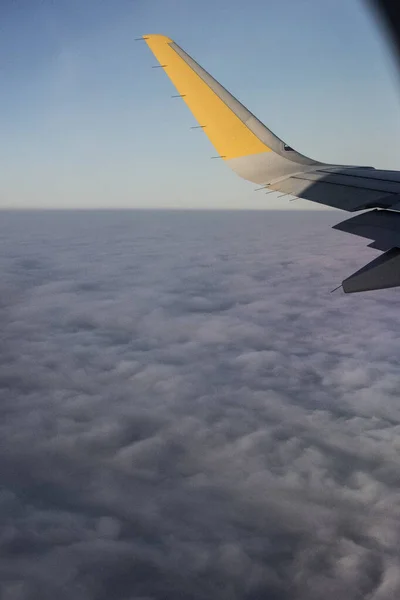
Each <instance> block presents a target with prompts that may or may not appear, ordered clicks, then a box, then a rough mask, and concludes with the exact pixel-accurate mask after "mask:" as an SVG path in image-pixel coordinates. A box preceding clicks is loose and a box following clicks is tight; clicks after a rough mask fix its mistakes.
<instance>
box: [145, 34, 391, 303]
mask: <svg viewBox="0 0 400 600" xmlns="http://www.w3.org/2000/svg"><path fill="white" fill-rule="evenodd" d="M141 39H144V40H145V41H146V43H147V45H148V46H149V48H150V50H151V51H152V52H153V54H154V55H155V57H156V59H157V60H158V62H159V65H158V66H160V67H161V68H163V69H164V71H165V72H166V74H167V75H168V77H169V78H170V79H171V81H172V83H173V84H174V86H175V88H176V89H177V91H178V95H179V96H181V97H182V99H183V100H184V102H185V103H186V104H187V106H188V108H189V109H190V110H191V112H192V114H193V116H194V117H195V119H196V120H197V122H198V126H199V127H201V128H202V129H203V131H204V133H205V134H206V135H207V137H208V138H209V140H210V142H211V143H212V144H213V146H214V148H215V149H216V151H217V153H218V158H221V159H222V160H223V161H224V162H225V163H226V164H227V165H228V166H229V167H230V168H231V169H233V171H235V173H237V174H238V175H239V176H240V177H243V178H244V179H247V180H249V181H252V182H254V183H257V184H259V185H261V186H262V187H264V186H265V188H266V189H268V190H271V191H278V192H283V193H284V194H290V195H293V196H297V197H299V198H304V199H306V200H311V201H313V202H318V203H320V204H325V205H327V206H331V207H334V208H338V209H341V210H346V211H350V212H355V211H361V210H363V211H365V210H367V209H374V210H369V211H368V212H366V213H362V214H360V215H356V216H354V217H352V218H351V219H349V220H346V221H343V222H342V223H339V224H338V225H335V226H334V229H339V230H341V231H345V232H348V233H353V234H355V235H358V236H361V237H364V238H366V239H368V240H370V242H371V243H370V244H369V246H370V247H372V248H374V249H378V250H382V251H384V252H385V254H383V255H380V256H379V257H378V259H375V260H374V261H372V262H371V263H369V264H368V265H366V266H365V267H363V268H362V269H360V271H357V272H356V273H354V274H353V275H351V276H350V277H348V278H347V279H345V280H344V281H343V282H342V286H343V290H344V291H345V292H347V293H350V292H360V291H365V290H374V289H383V288H388V287H396V286H400V213H399V212H396V211H400V172H399V171H385V170H378V169H374V168H373V167H357V166H346V165H332V164H326V163H322V162H319V161H317V160H313V159H312V158H309V157H307V156H305V155H304V154H300V153H299V152H296V150H294V149H293V148H292V147H291V146H289V145H287V144H286V143H285V142H284V141H283V140H281V139H280V138H278V137H277V136H276V135H275V134H274V133H272V131H271V130H270V129H268V128H267V127H266V126H265V125H264V124H263V123H261V121H259V120H258V119H257V117H255V116H254V115H253V114H252V113H251V112H250V111H249V110H248V109H247V108H246V107H245V106H243V104H241V103H240V102H239V101H238V100H237V99H236V98H235V97H234V96H232V94H230V93H229V92H228V91H227V90H226V89H225V88H224V87H223V86H222V85H221V84H220V83H218V81H216V80H215V79H214V78H213V77H212V76H211V75H210V74H209V73H207V71H205V70H204V69H203V68H202V67H201V66H200V65H199V64H198V63H197V62H196V61H195V60H193V58H191V57H190V56H189V55H188V54H187V53H186V52H185V51H184V50H182V48H180V47H179V46H178V45H177V44H176V43H175V42H174V41H173V40H171V39H169V38H168V37H166V36H163V35H145V36H143V38H141Z"/></svg>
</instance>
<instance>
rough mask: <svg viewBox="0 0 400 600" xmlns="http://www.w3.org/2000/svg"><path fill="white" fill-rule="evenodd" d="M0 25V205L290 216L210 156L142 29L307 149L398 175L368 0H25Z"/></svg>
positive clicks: (389, 78) (1, 12)
mask: <svg viewBox="0 0 400 600" xmlns="http://www.w3.org/2000/svg"><path fill="white" fill-rule="evenodd" d="M0 20H1V24H2V30H1V36H0V52H1V54H0V55H1V57H2V59H1V69H0V85H1V89H2V94H1V98H0V129H1V133H2V135H1V137H2V144H1V149H0V164H1V172H0V186H1V187H0V207H19V208H21V207H41V206H44V207H54V208H61V207H80V206H82V207H98V206H100V207H158V206H163V207H166V206H172V207H233V208H239V207H263V206H272V207H274V208H276V207H277V206H281V207H282V208H286V207H288V206H291V205H289V204H288V199H287V198H283V199H282V200H279V202H278V203H277V201H276V200H271V197H269V198H266V197H265V196H262V195H256V194H254V193H253V187H254V186H252V184H249V183H246V182H244V181H241V180H240V179H238V178H237V177H236V176H235V175H234V174H233V173H231V172H230V170H229V169H228V168H226V167H224V165H222V164H221V163H220V162H219V161H210V160H209V157H210V156H212V155H213V153H214V152H213V150H212V148H211V146H210V144H209V142H208V140H207V139H206V138H205V136H203V135H201V132H200V131H190V130H189V127H190V126H191V125H192V124H193V119H192V116H191V115H190V113H189V111H188V110H187V108H186V107H185V106H183V105H182V103H181V102H180V101H179V100H171V98H170V96H171V93H173V92H172V86H171V84H170V82H169V81H168V79H167V77H166V76H165V75H164V74H163V73H162V72H160V71H157V70H153V69H151V68H150V67H151V65H153V64H154V59H153V57H152V55H151V53H150V51H149V50H148V48H147V47H146V46H145V44H142V43H135V42H134V38H135V37H138V36H140V35H142V34H145V33H164V34H166V35H169V36H170V37H172V38H173V39H175V40H176V41H177V43H179V44H180V45H181V46H182V47H184V48H185V49H186V50H187V51H188V52H189V54H191V55H192V56H193V57H194V58H196V59H197V60H198V62H200V64H202V65H203V66H204V67H205V68H206V69H207V70H209V71H210V72H211V73H212V74H213V75H214V76H215V77H217V79H219V80H220V81H221V83H222V84H223V85H225V86H226V87H227V88H228V89H230V90H231V91H232V92H233V93H234V94H235V95H236V96H237V97H238V98H239V99H240V100H241V101H242V102H244V103H245V104H246V105H247V106H248V107H249V108H250V110H252V111H253V112H254V113H255V114H257V116H258V117H259V118H260V119H261V120H263V121H264V122H265V123H266V124H267V125H268V126H269V127H270V128H271V129H272V130H273V131H275V132H276V133H277V134H278V135H280V136H281V137H283V138H284V139H285V141H287V142H288V143H290V144H291V145H293V146H294V147H296V148H297V149H299V150H300V151H302V152H304V153H306V154H309V155H311V156H312V157H316V158H319V159H321V160H326V161H332V162H340V163H350V164H370V165H373V166H377V167H381V168H392V169H396V168H398V167H399V164H400V142H399V139H400V118H399V102H398V99H399V88H398V86H397V80H396V77H395V75H394V63H393V62H392V59H391V57H390V55H389V49H388V46H387V45H386V42H385V40H384V39H383V37H382V33H381V30H380V28H379V27H378V26H377V24H376V23H375V22H374V20H373V17H372V15H371V14H370V13H368V12H367V9H366V7H365V5H364V4H363V3H362V2H361V1H360V0H357V1H356V0H331V1H330V0H329V1H328V0H326V1H325V2H320V0H301V1H299V0H285V1H283V2H278V1H271V0H269V1H267V2H265V1H264V0H263V1H262V0H249V1H247V2H245V3H244V2H243V1H242V0H241V1H238V0H218V2H215V0H204V1H202V2H201V3H200V2H192V1H189V0H129V1H128V0H118V1H113V0H102V1H100V0H85V2H82V1H81V0H57V2H55V1H54V0H42V1H41V2H31V1H28V0H16V1H15V2H3V3H2V4H1V8H0ZM302 206H303V207H306V206H308V203H306V202H303V201H299V202H298V203H297V207H298V208H299V207H302Z"/></svg>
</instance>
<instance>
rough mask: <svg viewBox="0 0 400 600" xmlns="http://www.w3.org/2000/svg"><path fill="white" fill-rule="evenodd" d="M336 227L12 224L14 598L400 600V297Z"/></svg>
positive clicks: (1, 235) (0, 256)
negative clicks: (367, 289) (366, 272)
mask: <svg viewBox="0 0 400 600" xmlns="http://www.w3.org/2000/svg"><path fill="white" fill-rule="evenodd" d="M340 217H341V215H340V213H332V212H329V213H321V212H319V213H315V214H314V213H309V212H307V213H287V212H286V213H283V214H281V213H268V212H266V213H218V212H216V213H178V212H177V213H163V212H156V213H146V212H132V213H129V212H128V213H116V214H112V213H31V214H28V213H14V214H13V213H8V214H7V213H4V215H3V216H2V219H1V224H0V269H1V277H0V328H1V336H0V411H1V418H0V440H1V442H0V444H1V452H0V559H1V560H0V586H2V587H0V590H1V593H0V597H1V598H2V599H3V598H4V600H39V599H40V600H47V599H48V598H49V599H52V600H53V598H54V597H55V596H56V597H57V598H59V600H65V599H70V598H74V599H75V600H108V599H109V598H113V599H115V600H134V599H135V600H150V599H154V600H159V599H160V600H161V599H162V600H172V599H174V600H175V599H176V598H178V597H182V598H185V599H187V600H192V599H193V600H203V599H211V598H218V599H222V600H224V599H226V600H228V599H229V600H235V599H238V600H239V599H240V600H241V599H246V600H256V599H257V600H258V599H259V598H269V599H271V600H286V599H291V600H292V599H293V598H295V599H299V600H317V599H318V600H319V599H320V598H321V597H323V598H324V600H333V599H335V600H337V598H340V597H346V598H347V599H348V600H356V599H360V598H368V599H369V600H388V599H392V598H394V597H397V596H398V595H399V594H400V570H399V569H398V564H399V558H400V556H399V548H400V526H399V523H400V488H399V485H400V476H399V450H400V398H399V389H400V375H399V371H398V365H399V358H400V343H399V332H400V323H399V312H398V302H399V299H400V296H399V293H400V292H399V291H398V290H392V291H381V292H373V293H369V294H364V295H354V296H345V295H343V294H342V293H341V292H336V293H334V294H330V293H329V292H330V290H331V289H332V288H333V287H335V285H337V284H338V283H339V282H340V281H341V279H343V278H344V277H346V276H348V275H349V274H350V273H352V272H353V271H355V270H356V269H357V268H359V267H360V266H361V265H362V264H364V263H366V262H368V261H369V260H372V259H373V258H374V256H375V254H376V253H374V252H373V251H371V250H370V249H367V248H365V245H364V243H363V242H362V241H360V240H357V239H354V238H351V237H350V236H346V235H344V234H340V233H338V232H335V231H331V230H330V225H332V224H333V223H335V222H338V221H339V220H340Z"/></svg>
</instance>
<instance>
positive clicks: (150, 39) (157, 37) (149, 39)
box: [142, 33, 173, 44]
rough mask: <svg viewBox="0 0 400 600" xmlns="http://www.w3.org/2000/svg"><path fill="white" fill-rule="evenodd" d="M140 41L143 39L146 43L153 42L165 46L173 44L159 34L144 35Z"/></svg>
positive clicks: (169, 39)
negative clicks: (162, 43)
mask: <svg viewBox="0 0 400 600" xmlns="http://www.w3.org/2000/svg"><path fill="white" fill-rule="evenodd" d="M142 39H144V40H145V41H146V42H147V43H148V42H155V41H157V42H164V43H165V44H172V43H173V40H171V38H169V37H168V36H166V35H163V34H161V33H146V34H145V35H142Z"/></svg>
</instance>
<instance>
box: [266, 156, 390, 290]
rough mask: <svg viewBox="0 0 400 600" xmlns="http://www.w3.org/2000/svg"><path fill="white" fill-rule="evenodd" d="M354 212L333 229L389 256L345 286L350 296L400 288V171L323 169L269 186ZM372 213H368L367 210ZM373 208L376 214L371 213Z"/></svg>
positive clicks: (357, 275)
mask: <svg viewBox="0 0 400 600" xmlns="http://www.w3.org/2000/svg"><path fill="white" fill-rule="evenodd" d="M266 187H267V188H268V189H270V190H275V191H279V192H283V193H287V194H290V195H293V196H297V197H299V198H304V199H306V200H311V201H312V202H318V203H320V204H325V205H327V206H331V207H334V208H338V209H341V210H346V211H350V212H355V211H362V210H363V211H367V212H363V213H361V214H357V215H355V216H354V217H352V218H350V219H346V220H345V221H342V222H341V223H338V224H337V225H335V226H334V227H333V228H334V229H337V230H339V231H343V232H346V233H351V234H353V235H357V236H359V237H363V238H365V239H367V240H368V241H369V244H368V245H369V247H370V248H373V249H375V250H381V251H383V252H384V254H382V255H380V256H379V257H378V258H376V259H374V260H373V261H372V262H371V263H369V264H368V265H366V266H365V267H363V268H362V269H360V270H359V271H357V272H356V273H354V274H353V275H351V276H350V277H348V278H347V279H345V280H344V281H343V282H342V287H343V290H344V291H345V292H346V293H354V292H362V291H367V290H378V289H385V288H391V287H397V286H400V212H398V211H400V173H399V172H398V171H384V170H377V169H372V168H360V167H358V168H357V167H347V168H346V167H336V168H335V167H330V168H318V169H314V170H310V171H307V172H300V173H297V174H294V175H290V176H288V177H284V178H282V179H281V180H279V181H275V182H271V183H269V184H267V186H266ZM368 209H369V210H368ZM371 209H374V210H371Z"/></svg>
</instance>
